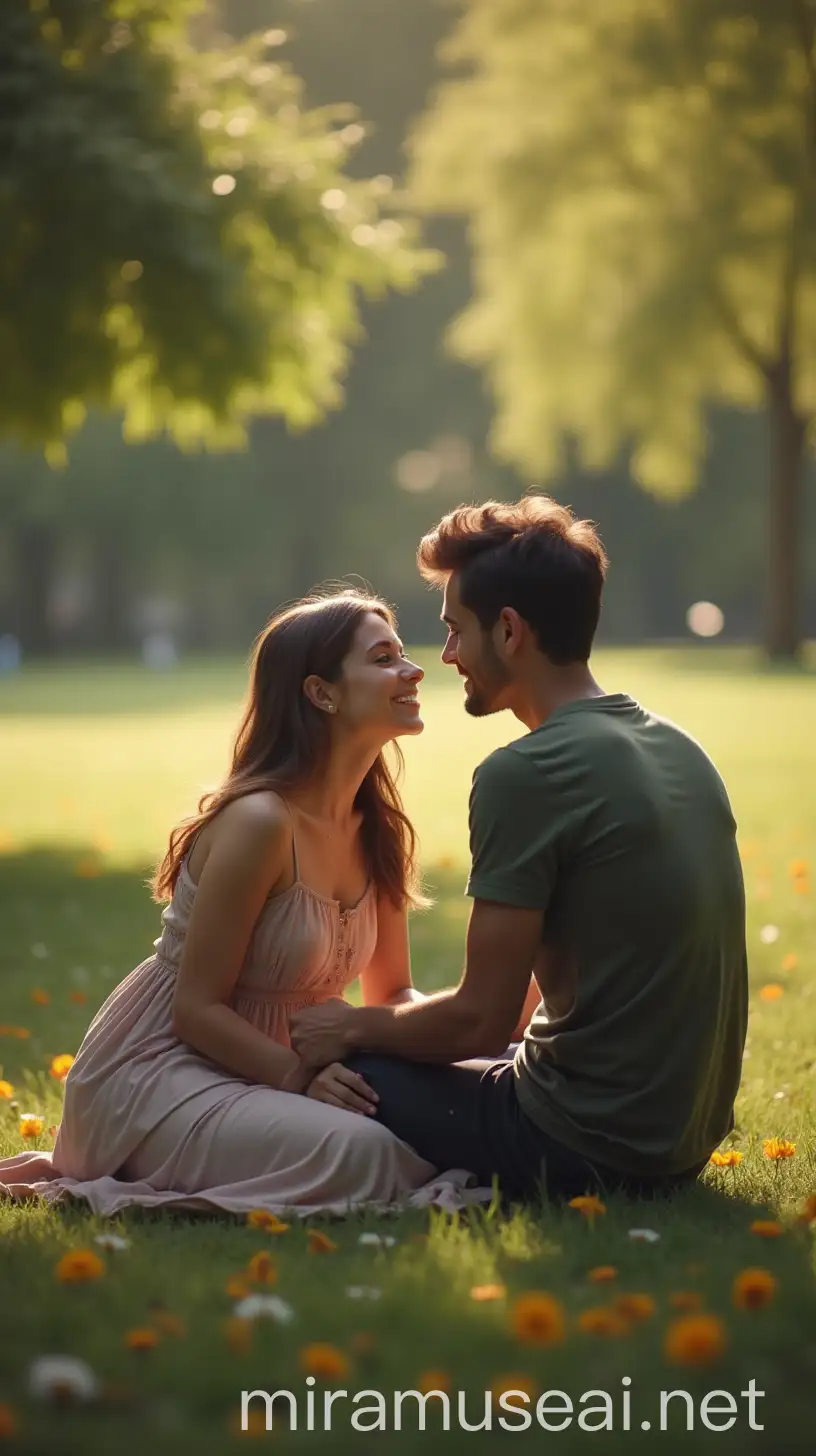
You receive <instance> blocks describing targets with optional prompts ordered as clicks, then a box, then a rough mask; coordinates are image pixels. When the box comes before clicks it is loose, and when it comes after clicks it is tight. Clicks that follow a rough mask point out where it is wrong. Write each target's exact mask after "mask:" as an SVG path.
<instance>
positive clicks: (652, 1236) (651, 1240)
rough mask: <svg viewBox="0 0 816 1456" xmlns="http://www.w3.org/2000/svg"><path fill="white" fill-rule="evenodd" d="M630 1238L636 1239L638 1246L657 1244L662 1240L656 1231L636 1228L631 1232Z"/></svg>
mask: <svg viewBox="0 0 816 1456" xmlns="http://www.w3.org/2000/svg"><path fill="white" fill-rule="evenodd" d="M629 1237H630V1239H634V1240H635V1243H638V1244H656V1243H657V1241H658V1239H659V1238H660V1234H659V1233H658V1232H657V1231H656V1229H650V1228H636V1229H630V1230H629Z"/></svg>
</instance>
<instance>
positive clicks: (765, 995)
mask: <svg viewBox="0 0 816 1456" xmlns="http://www.w3.org/2000/svg"><path fill="white" fill-rule="evenodd" d="M784 994H785V987H784V986H780V985H779V982H778V981H769V982H768V984H767V986H760V988H759V999H760V1001H778V1000H779V998H780V997H781V996H784Z"/></svg>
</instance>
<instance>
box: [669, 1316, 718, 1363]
mask: <svg viewBox="0 0 816 1456" xmlns="http://www.w3.org/2000/svg"><path fill="white" fill-rule="evenodd" d="M727 1344H728V1335H727V1332H726V1328H725V1325H724V1324H723V1322H722V1320H721V1319H717V1317H716V1315H713V1314H685V1315H680V1317H679V1318H678V1319H676V1320H672V1321H671V1324H669V1325H668V1327H667V1329H666V1334H665V1337H664V1340H663V1353H664V1354H665V1356H666V1359H667V1360H670V1361H671V1362H672V1364H673V1365H710V1364H712V1363H713V1362H714V1361H715V1360H719V1358H720V1356H721V1355H723V1354H724V1352H725V1349H726V1346H727Z"/></svg>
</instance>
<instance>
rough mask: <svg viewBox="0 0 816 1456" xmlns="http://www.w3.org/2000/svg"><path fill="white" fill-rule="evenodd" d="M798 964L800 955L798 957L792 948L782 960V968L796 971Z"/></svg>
mask: <svg viewBox="0 0 816 1456" xmlns="http://www.w3.org/2000/svg"><path fill="white" fill-rule="evenodd" d="M798 964H799V957H798V955H795V954H794V952H793V951H792V950H791V951H788V954H787V955H786V956H785V958H784V960H783V961H782V969H783V971H795V970H796V967H797V966H798Z"/></svg>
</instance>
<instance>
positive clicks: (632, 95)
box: [414, 0, 816, 494]
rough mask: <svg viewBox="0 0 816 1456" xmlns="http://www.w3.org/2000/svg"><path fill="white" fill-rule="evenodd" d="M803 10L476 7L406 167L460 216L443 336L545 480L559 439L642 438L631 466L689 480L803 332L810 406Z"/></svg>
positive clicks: (797, 353)
mask: <svg viewBox="0 0 816 1456" xmlns="http://www.w3.org/2000/svg"><path fill="white" fill-rule="evenodd" d="M813 20H814V12H813V7H812V6H811V5H809V4H808V3H807V0H792V3H790V4H785V5H776V6H770V5H768V4H766V3H765V0H606V3H604V4H603V5H599V4H597V3H596V0H469V3H468V4H467V5H466V7H465V14H464V16H463V17H462V19H461V22H460V24H459V26H458V29H457V30H456V32H455V34H454V36H453V38H452V40H451V41H450V42H449V44H448V46H447V48H446V51H445V56H446V59H447V61H448V62H450V63H451V64H454V65H456V66H457V67H459V69H460V74H459V75H457V76H456V77H455V78H454V79H451V80H449V81H448V82H447V83H446V84H445V85H444V86H443V87H442V88H441V90H440V92H439V95H438V97H437V100H436V102H435V105H434V106H433V107H432V109H431V110H430V111H429V112H428V114H427V115H426V117H425V119H424V121H423V122H422V124H421V126H420V127H419V130H418V133H417V136H416V170H415V178H414V181H415V193H416V195H417V197H419V198H420V199H421V200H422V201H423V203H424V204H425V205H426V206H431V207H435V208H438V209H444V210H455V211H458V212H460V213H461V214H463V215H464V216H465V217H466V218H467V219H468V222H469V226H470V235H471V241H472V243H473V247H474V252H475V277H476V297H475V299H474V301H473V302H472V304H471V305H470V306H469V307H468V308H467V309H466V310H465V311H464V313H463V314H462V315H461V317H460V319H459V320H458V323H457V325H456V327H455V330H454V335H453V338H454V343H455V346H456V348H457V350H458V351H459V352H460V353H461V354H462V355H463V356H464V357H466V358H468V359H470V360H472V361H475V362H477V363H479V364H481V365H483V366H484V367H485V368H486V369H487V371H488V373H489V376H490V379H491V382H492V385H493V388H494V391H495V395H496V398H497V401H498V420H497V424H496V429H495V444H496V447H497V449H498V450H499V451H500V453H501V454H502V455H503V456H504V457H506V458H507V459H509V460H512V461H514V462H515V463H517V464H519V465H521V466H522V467H523V468H524V469H529V470H533V471H534V472H535V473H536V476H538V477H540V476H541V475H542V474H552V473H555V472H556V471H557V470H558V468H559V466H560V464H561V463H562V460H563V443H564V440H565V438H569V437H573V438H574V439H575V440H576V441H577V444H578V448H579V452H580V457H581V459H582V461H583V463H584V464H586V465H587V466H588V467H590V468H598V467H600V466H604V465H608V464H610V463H611V462H612V461H613V460H614V458H615V456H616V454H617V452H618V451H619V450H620V449H621V447H626V448H628V447H629V446H630V445H632V443H633V442H634V450H635V454H634V469H635V472H636V474H637V476H638V478H639V479H640V481H641V482H642V483H643V484H644V485H646V486H647V487H648V488H649V489H652V490H654V491H656V492H658V493H662V494H678V493H682V492H684V491H686V490H688V489H689V488H690V487H691V486H693V485H694V484H695V482H696V480H697V478H698V473H699V469H700V464H701V461H702V459H703V457H704V454H705V451H706V446H707V439H706V412H707V408H708V406H709V405H710V404H712V403H715V404H717V403H726V404H736V405H738V406H743V407H744V406H750V407H755V406H757V405H758V404H760V403H761V402H762V400H763V395H764V390H765V387H766V384H767V381H768V378H769V376H770V375H771V374H772V372H773V370H774V369H775V368H776V367H777V365H778V364H779V362H780V360H781V359H782V358H783V356H784V355H785V352H786V350H787V347H788V345H789V344H790V345H791V347H792V351H793V355H794V370H795V379H794V404H795V406H796V408H797V410H798V411H799V412H800V413H801V414H803V415H804V416H805V417H810V416H811V415H812V413H813V411H814V408H816V328H814V325H815V324H816V197H815V195H814V179H815V178H816V155H814V152H813V147H814V133H813V127H812V108H813V106H814V104H816V84H815V83H814V63H813V46H812V31H813ZM462 67H464V72H462ZM794 298H795V306H794V303H793V299H794ZM791 334H792V335H793V337H792V338H791V337H790V336H791Z"/></svg>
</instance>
